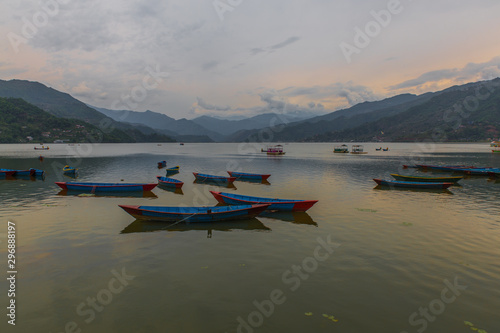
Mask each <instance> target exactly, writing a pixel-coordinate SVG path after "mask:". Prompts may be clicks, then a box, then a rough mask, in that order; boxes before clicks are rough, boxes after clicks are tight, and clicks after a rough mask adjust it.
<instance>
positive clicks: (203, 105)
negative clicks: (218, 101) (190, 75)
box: [196, 97, 231, 111]
mask: <svg viewBox="0 0 500 333" xmlns="http://www.w3.org/2000/svg"><path fill="white" fill-rule="evenodd" d="M196 101H197V104H198V106H200V107H201V108H203V109H205V110H210V111H229V110H231V107H229V106H217V105H213V104H208V103H206V102H205V101H204V100H203V99H202V98H200V97H196Z"/></svg>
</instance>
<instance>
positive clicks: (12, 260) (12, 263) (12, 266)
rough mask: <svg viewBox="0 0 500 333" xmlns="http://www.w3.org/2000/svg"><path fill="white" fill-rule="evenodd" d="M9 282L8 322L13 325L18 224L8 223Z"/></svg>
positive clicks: (14, 316)
mask: <svg viewBox="0 0 500 333" xmlns="http://www.w3.org/2000/svg"><path fill="white" fill-rule="evenodd" d="M7 237H8V240H7V252H8V253H7V281H8V282H9V283H8V285H9V289H8V291H7V296H8V298H9V306H8V307H7V317H8V320H7V322H8V323H9V324H11V325H15V324H16V274H17V269H16V224H15V223H14V222H10V221H8V222H7Z"/></svg>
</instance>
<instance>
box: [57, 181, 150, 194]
mask: <svg viewBox="0 0 500 333" xmlns="http://www.w3.org/2000/svg"><path fill="white" fill-rule="evenodd" d="M56 184H57V185H58V186H59V187H60V188H62V189H63V190H70V191H81V192H90V193H95V192H135V191H151V190H152V189H154V188H155V187H156V186H157V185H158V184H139V183H137V184H135V183H77V182H56Z"/></svg>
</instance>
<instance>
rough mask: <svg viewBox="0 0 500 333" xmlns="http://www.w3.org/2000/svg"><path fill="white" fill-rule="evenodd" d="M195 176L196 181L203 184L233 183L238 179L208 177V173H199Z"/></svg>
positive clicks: (195, 173) (194, 173)
mask: <svg viewBox="0 0 500 333" xmlns="http://www.w3.org/2000/svg"><path fill="white" fill-rule="evenodd" d="M193 175H194V176H195V177H196V180H198V181H201V182H217V183H221V182H224V183H232V182H234V181H235V180H236V177H224V176H215V175H207V174H206V173H198V172H193Z"/></svg>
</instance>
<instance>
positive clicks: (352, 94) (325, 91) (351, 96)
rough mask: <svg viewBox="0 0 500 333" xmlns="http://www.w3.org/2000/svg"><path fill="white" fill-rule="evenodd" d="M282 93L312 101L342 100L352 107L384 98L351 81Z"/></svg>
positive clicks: (300, 88)
mask: <svg viewBox="0 0 500 333" xmlns="http://www.w3.org/2000/svg"><path fill="white" fill-rule="evenodd" d="M280 93H282V94H283V95H285V96H288V97H298V96H302V97H306V98H308V99H310V100H323V99H330V100H332V99H335V98H342V99H344V100H345V101H347V103H348V104H349V105H350V106H352V105H355V104H358V103H362V102H366V101H375V100H378V99H380V98H381V97H382V96H381V95H378V94H375V93H374V92H373V91H372V90H371V89H370V88H368V87H366V86H363V85H356V84H354V83H353V82H351V81H348V82H346V83H341V82H337V83H332V84H330V85H327V86H312V87H288V88H285V89H282V90H280Z"/></svg>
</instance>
